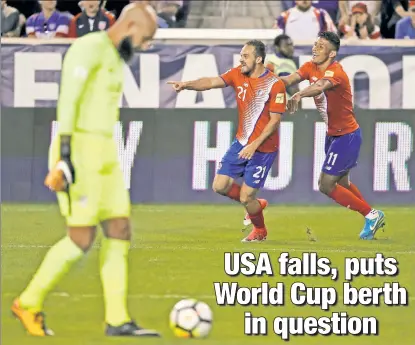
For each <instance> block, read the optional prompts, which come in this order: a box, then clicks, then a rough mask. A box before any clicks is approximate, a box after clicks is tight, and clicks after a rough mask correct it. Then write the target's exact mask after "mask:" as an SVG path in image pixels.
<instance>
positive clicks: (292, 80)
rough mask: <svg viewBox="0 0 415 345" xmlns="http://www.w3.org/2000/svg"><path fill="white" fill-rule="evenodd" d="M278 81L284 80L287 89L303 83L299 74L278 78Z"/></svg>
mask: <svg viewBox="0 0 415 345" xmlns="http://www.w3.org/2000/svg"><path fill="white" fill-rule="evenodd" d="M278 79H280V80H282V81H283V82H284V84H285V87H287V88H288V87H290V86H294V85H297V84H299V83H301V82H302V81H303V78H301V76H300V75H299V74H298V73H297V72H294V73H291V74H290V75H287V76H282V77H278Z"/></svg>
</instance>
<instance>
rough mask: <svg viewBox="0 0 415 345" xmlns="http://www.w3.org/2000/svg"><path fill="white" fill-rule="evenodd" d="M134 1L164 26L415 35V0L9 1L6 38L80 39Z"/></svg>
mask: <svg viewBox="0 0 415 345" xmlns="http://www.w3.org/2000/svg"><path fill="white" fill-rule="evenodd" d="M129 2H142V3H149V4H151V5H152V6H153V7H154V8H155V9H156V11H157V13H158V24H159V27H160V28H184V27H187V28H238V29H241V28H245V29H264V28H279V29H282V30H283V32H284V34H286V35H288V36H289V37H290V38H291V39H293V40H312V39H314V38H315V37H316V36H317V33H318V32H319V31H322V30H330V31H336V32H338V33H339V34H340V35H341V36H342V38H345V39H381V38H396V39H415V0H366V1H363V0H360V1H352V0H315V1H311V0H297V1H294V0H282V1H272V0H270V1H259V0H256V1H218V0H215V1H209V0H205V1H200V0H199V1H197V0H182V1H174V0H157V1H140V0H138V1H137V0H130V1H128V0H127V1H123V0H108V1H104V0H83V1H65V0H60V1H55V0H39V1H37V0H7V1H5V0H3V1H1V35H2V36H5V37H20V36H23V37H38V38H53V37H72V38H76V37H80V36H83V35H85V34H87V33H89V32H92V31H98V30H106V29H107V28H108V27H110V26H111V25H112V24H113V23H114V21H115V19H116V18H117V16H118V15H119V14H120V12H121V10H122V8H123V7H124V6H126V5H127V4H128V3H129Z"/></svg>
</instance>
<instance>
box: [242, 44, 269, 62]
mask: <svg viewBox="0 0 415 345" xmlns="http://www.w3.org/2000/svg"><path fill="white" fill-rule="evenodd" d="M245 45H246V46H252V47H254V48H255V57H258V56H260V57H261V58H262V63H264V62H265V55H266V53H265V44H264V42H262V41H260V40H251V41H248V42H246V43H245Z"/></svg>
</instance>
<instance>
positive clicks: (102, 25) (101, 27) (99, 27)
mask: <svg viewBox="0 0 415 345" xmlns="http://www.w3.org/2000/svg"><path fill="white" fill-rule="evenodd" d="M106 27H107V23H106V22H104V21H100V22H99V23H98V29H100V30H105V28H106Z"/></svg>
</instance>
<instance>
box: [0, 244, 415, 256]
mask: <svg viewBox="0 0 415 345" xmlns="http://www.w3.org/2000/svg"><path fill="white" fill-rule="evenodd" d="M51 247H52V246H51V245H42V244H12V243H10V244H2V245H1V248H2V249H42V248H51ZM100 247H101V246H100V245H94V246H93V248H100ZM131 249H132V250H138V249H144V250H147V249H156V250H159V249H169V250H186V251H207V252H241V253H243V252H247V251H249V252H251V251H258V250H259V251H263V252H300V253H303V252H325V253H356V254H373V253H378V252H387V253H393V254H398V255H414V254H415V251H414V250H402V251H395V250H394V249H393V248H390V249H382V248H373V250H367V249H362V250H360V249H352V248H319V247H312V246H310V247H309V248H300V247H297V248H287V247H285V248H283V247H278V248H275V247H273V248H261V247H253V246H249V245H248V246H246V247H240V248H223V247H209V248H206V247H198V246H197V245H196V246H176V247H174V248H171V247H163V246H161V245H160V246H146V245H132V246H131Z"/></svg>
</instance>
